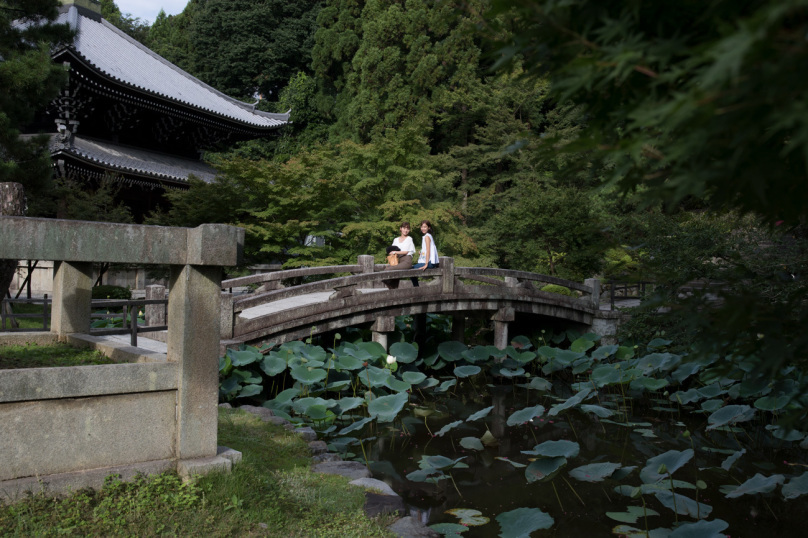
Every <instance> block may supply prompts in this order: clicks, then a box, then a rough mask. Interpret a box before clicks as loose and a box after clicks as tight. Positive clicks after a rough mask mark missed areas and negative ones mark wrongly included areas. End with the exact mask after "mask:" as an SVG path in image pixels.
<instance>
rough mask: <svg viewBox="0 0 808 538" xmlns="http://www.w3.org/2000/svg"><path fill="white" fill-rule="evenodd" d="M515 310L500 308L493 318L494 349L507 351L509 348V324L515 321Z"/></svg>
mask: <svg viewBox="0 0 808 538" xmlns="http://www.w3.org/2000/svg"><path fill="white" fill-rule="evenodd" d="M514 316H515V313H514V309H513V308H512V307H506V308H500V309H499V310H497V312H496V313H495V314H494V315H493V316H492V317H491V321H493V322H494V347H496V348H497V349H505V348H506V347H508V322H510V321H513V320H514Z"/></svg>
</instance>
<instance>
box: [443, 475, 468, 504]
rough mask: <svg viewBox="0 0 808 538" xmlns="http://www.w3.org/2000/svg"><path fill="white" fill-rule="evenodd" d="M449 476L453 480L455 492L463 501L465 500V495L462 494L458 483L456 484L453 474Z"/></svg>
mask: <svg viewBox="0 0 808 538" xmlns="http://www.w3.org/2000/svg"><path fill="white" fill-rule="evenodd" d="M447 474H448V475H449V478H450V479H451V480H452V485H453V486H454V488H455V491H456V492H457V494H458V495H460V498H461V499H464V498H465V497H463V494H462V493H460V490H459V489H458V488H457V483H455V479H454V477H453V476H452V473H447Z"/></svg>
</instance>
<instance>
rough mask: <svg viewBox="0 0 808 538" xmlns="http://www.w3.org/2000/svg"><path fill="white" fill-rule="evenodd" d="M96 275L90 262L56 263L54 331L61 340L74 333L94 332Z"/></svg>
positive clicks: (53, 309)
mask: <svg viewBox="0 0 808 538" xmlns="http://www.w3.org/2000/svg"><path fill="white" fill-rule="evenodd" d="M92 274H93V264H92V263H90V262H56V263H54V269H53V305H52V310H51V331H52V332H54V333H56V334H57V335H58V336H59V338H60V339H62V338H63V337H64V336H66V335H68V334H71V333H89V332H90V302H91V301H92V287H93V279H92Z"/></svg>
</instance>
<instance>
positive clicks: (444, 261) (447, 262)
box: [438, 257, 455, 293]
mask: <svg viewBox="0 0 808 538" xmlns="http://www.w3.org/2000/svg"><path fill="white" fill-rule="evenodd" d="M438 262H439V263H440V283H441V293H454V283H455V270H454V258H449V257H441V258H438Z"/></svg>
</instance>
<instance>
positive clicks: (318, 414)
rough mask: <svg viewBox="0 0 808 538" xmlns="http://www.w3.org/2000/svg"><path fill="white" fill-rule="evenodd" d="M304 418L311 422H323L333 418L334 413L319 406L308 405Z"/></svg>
mask: <svg viewBox="0 0 808 538" xmlns="http://www.w3.org/2000/svg"><path fill="white" fill-rule="evenodd" d="M306 416H308V417H309V418H310V419H312V420H315V421H317V420H325V419H331V418H334V417H335V415H334V412H333V411H331V410H330V409H328V408H327V407H326V406H324V405H321V404H315V405H310V406H309V407H307V408H306Z"/></svg>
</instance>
